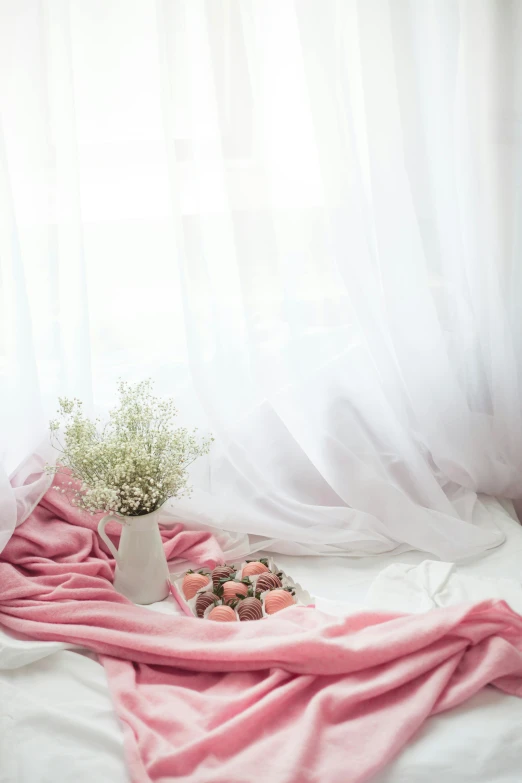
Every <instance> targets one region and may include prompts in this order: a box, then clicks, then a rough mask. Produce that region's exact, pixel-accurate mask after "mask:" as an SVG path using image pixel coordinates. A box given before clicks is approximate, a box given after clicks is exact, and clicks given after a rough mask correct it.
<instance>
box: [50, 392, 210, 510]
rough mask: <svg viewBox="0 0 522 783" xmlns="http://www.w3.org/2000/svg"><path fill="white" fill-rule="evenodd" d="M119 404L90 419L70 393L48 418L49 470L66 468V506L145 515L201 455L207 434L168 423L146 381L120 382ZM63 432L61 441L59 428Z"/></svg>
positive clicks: (164, 404) (179, 491) (183, 488)
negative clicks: (53, 456)
mask: <svg viewBox="0 0 522 783" xmlns="http://www.w3.org/2000/svg"><path fill="white" fill-rule="evenodd" d="M118 393H119V405H118V406H117V407H116V408H114V409H113V410H112V411H110V414H109V420H108V422H107V424H106V425H105V426H104V427H101V425H100V420H99V419H95V420H94V421H91V420H90V419H89V418H87V417H86V415H85V414H84V412H83V406H82V402H81V401H80V400H78V399H77V398H74V399H67V398H64V397H62V398H59V409H58V414H59V417H60V418H59V419H55V420H54V421H51V422H50V429H51V439H52V441H53V444H54V445H55V447H56V448H57V449H58V451H60V452H61V457H60V459H59V462H58V464H57V465H56V466H51V465H49V466H47V470H48V472H49V473H52V474H56V473H60V472H63V473H66V474H67V476H68V477H69V479H71V480H70V481H69V482H68V485H67V486H68V489H64V488H63V484H62V488H60V487H55V489H58V490H59V491H61V492H67V493H68V494H70V495H71V500H72V503H73V504H74V505H76V506H78V507H79V508H82V509H85V510H86V511H89V512H91V513H93V514H94V513H95V512H99V511H106V512H109V513H110V512H112V513H115V514H120V515H122V516H141V515H143V514H150V513H151V512H152V511H155V510H156V509H157V508H159V507H160V506H161V505H163V503H164V502H165V501H166V500H167V499H168V498H171V497H174V496H178V497H179V496H180V495H183V494H185V493H187V492H188V491H189V490H188V488H187V478H188V474H187V468H188V466H189V465H190V464H191V463H192V462H194V460H195V459H197V457H199V456H201V455H202V454H206V453H207V452H208V450H209V448H210V444H211V442H212V438H210V439H208V440H198V439H197V438H196V434H195V431H194V432H192V433H190V432H189V431H188V430H186V429H184V428H183V427H175V426H174V420H175V418H176V415H177V410H176V408H175V407H174V402H173V400H171V399H160V398H158V397H155V396H154V395H153V393H152V381H150V380H146V381H142V382H141V383H137V384H128V383H126V382H125V381H120V383H119V384H118ZM61 430H62V431H63V444H62V442H61V439H60V434H59V433H60V431H61Z"/></svg>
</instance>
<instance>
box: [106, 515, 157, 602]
mask: <svg viewBox="0 0 522 783" xmlns="http://www.w3.org/2000/svg"><path fill="white" fill-rule="evenodd" d="M159 514H160V509H159V508H158V509H156V511H153V512H152V513H151V514H144V515H143V516H141V517H122V516H117V515H116V514H107V516H105V517H103V519H101V520H100V522H99V524H98V533H99V534H100V537H101V538H102V539H103V541H105V543H106V544H107V546H108V547H109V550H110V552H111V553H112V555H113V557H114V559H115V560H116V570H115V573H114V587H115V588H116V590H117V591H118V592H119V593H122V595H124V596H126V597H127V598H129V600H131V601H133V603H135V604H153V603H154V602H155V601H163V599H164V598H166V597H167V595H168V594H169V585H168V580H169V569H168V566H167V558H166V557H165V551H164V549H163V544H162V541H161V535H160V531H159V527H158V518H159ZM111 521H113V522H119V523H120V525H121V526H122V531H121V537H120V546H119V548H118V549H116V547H115V546H114V544H113V543H112V541H111V540H110V538H109V537H108V535H107V533H106V532H105V525H106V524H107V523H108V522H111Z"/></svg>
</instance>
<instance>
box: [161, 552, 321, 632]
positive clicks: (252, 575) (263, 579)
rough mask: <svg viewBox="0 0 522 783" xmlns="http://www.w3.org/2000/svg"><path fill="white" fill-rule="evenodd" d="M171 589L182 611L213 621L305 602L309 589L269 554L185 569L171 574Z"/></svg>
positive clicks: (232, 619)
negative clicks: (287, 572) (237, 561)
mask: <svg viewBox="0 0 522 783" xmlns="http://www.w3.org/2000/svg"><path fill="white" fill-rule="evenodd" d="M172 584H173V588H174V589H173V590H172V593H173V595H174V597H175V598H176V600H177V601H178V603H180V605H181V608H182V609H183V610H184V611H185V613H186V614H193V615H194V616H195V617H200V618H202V619H206V620H214V621H215V622H221V623H227V622H248V621H250V620H261V619H262V618H263V617H267V616H268V615H271V614H275V613H276V612H280V611H281V610H282V609H286V608H287V607H289V606H294V605H298V606H308V605H309V604H311V603H312V598H311V597H310V595H309V593H307V592H306V591H305V590H303V589H302V587H301V586H300V585H298V584H296V583H295V582H294V581H293V579H291V578H290V577H289V576H287V575H286V574H285V572H284V571H282V570H281V569H279V568H278V567H277V566H276V564H275V563H274V561H273V560H272V558H260V559H259V560H247V561H245V562H244V563H241V564H227V565H220V566H217V567H216V568H214V569H213V570H212V571H211V570H209V569H204V568H203V569H201V570H199V571H187V572H186V573H184V574H180V575H179V576H177V577H173V578H172Z"/></svg>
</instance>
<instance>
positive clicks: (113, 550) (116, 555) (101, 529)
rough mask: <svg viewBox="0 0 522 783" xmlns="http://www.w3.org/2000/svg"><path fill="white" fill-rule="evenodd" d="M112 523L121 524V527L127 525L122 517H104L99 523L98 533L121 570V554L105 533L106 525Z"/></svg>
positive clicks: (109, 515)
mask: <svg viewBox="0 0 522 783" xmlns="http://www.w3.org/2000/svg"><path fill="white" fill-rule="evenodd" d="M111 521H114V522H119V523H120V525H124V524H125V521H124V520H123V519H122V518H121V517H118V516H116V514H107V516H105V517H103V519H100V521H99V522H98V533H99V534H100V538H101V539H102V541H104V542H105V544H107V547H108V548H109V551H110V553H111V555H112V556H113V557H114V559H115V560H116V565H117V566H118V567H119V568H120V569H121V567H122V563H121V560H120V554H119V552H118V550H117V549H116V547H115V546H114V544H113V543H112V541H111V539H110V538H109V536H108V535H107V533H106V532H105V525H106V524H107V522H111Z"/></svg>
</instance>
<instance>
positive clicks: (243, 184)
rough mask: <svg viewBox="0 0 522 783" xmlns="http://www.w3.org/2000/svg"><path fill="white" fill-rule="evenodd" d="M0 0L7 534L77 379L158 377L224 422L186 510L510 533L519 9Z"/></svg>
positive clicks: (339, 541)
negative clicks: (60, 403)
mask: <svg viewBox="0 0 522 783" xmlns="http://www.w3.org/2000/svg"><path fill="white" fill-rule="evenodd" d="M0 19H1V22H2V24H1V25H0V90H1V93H0V96H1V121H2V129H3V138H4V147H3V149H4V153H3V158H2V162H1V164H0V165H1V168H0V194H1V199H2V202H1V204H0V207H1V209H0V212H1V217H0V227H1V235H0V242H1V246H0V259H1V261H0V262H1V267H0V275H1V277H0V282H1V285H2V293H3V302H4V307H3V309H2V314H1V315H0V323H1V334H0V381H1V383H2V387H1V389H2V390H1V392H0V394H1V403H2V454H3V471H4V472H3V474H2V475H3V479H2V481H3V484H2V486H3V489H1V490H0V491H1V497H2V498H5V503H4V505H3V506H2V508H3V511H2V515H1V516H0V530H2V531H3V534H4V538H7V536H8V535H9V531H10V530H12V529H13V526H14V524H15V518H16V516H17V513H16V503H15V502H14V501H13V490H12V489H9V483H8V481H7V476H9V475H10V474H12V473H13V471H14V470H15V468H16V467H17V465H19V463H20V462H21V461H22V458H23V456H24V455H26V454H31V453H34V452H35V451H36V447H37V445H38V443H39V442H40V440H41V439H42V438H44V437H45V422H46V418H47V417H49V416H50V415H52V413H53V410H54V407H55V405H54V403H55V399H56V397H57V396H58V394H60V395H63V394H72V395H76V396H79V397H82V398H83V399H84V400H85V401H86V403H87V404H88V405H89V406H91V408H92V409H93V410H101V411H103V410H105V409H107V407H108V406H110V405H111V403H112V400H113V394H114V390H115V382H116V380H117V378H118V377H124V378H126V379H129V380H139V379H141V378H143V377H147V376H151V377H153V378H154V380H155V382H156V388H157V389H158V391H159V392H160V393H161V394H169V395H172V396H174V397H175V398H176V401H177V404H178V407H179V408H180V410H181V411H182V414H183V417H184V421H185V422H186V423H187V424H189V425H192V424H197V425H198V426H201V427H203V428H205V429H210V430H212V431H213V432H214V434H215V435H216V437H217V440H216V447H215V449H214V450H213V452H212V454H211V455H210V457H209V458H208V460H205V461H204V462H203V463H201V464H200V465H199V466H197V468H196V470H195V472H194V477H193V479H194V484H195V492H194V495H193V497H192V499H191V500H190V501H181V500H180V501H173V503H172V514H173V515H174V516H179V517H180V518H185V519H187V520H188V521H192V522H194V523H198V524H210V525H215V526H216V527H222V528H225V529H228V530H232V531H235V532H236V533H248V534H250V535H252V536H254V537H264V538H263V539H259V540H260V541H261V540H263V545H264V546H265V547H266V548H272V549H273V550H276V551H281V552H286V553H299V554H303V553H304V554H313V553H319V554H348V555H358V556H360V555H365V554H376V553H382V552H387V551H396V552H400V551H404V550H406V549H412V548H416V549H421V550H425V551H428V552H430V553H432V554H433V555H435V556H439V557H442V558H444V559H446V560H453V559H457V558H461V557H466V556H469V555H472V554H477V553H480V552H482V551H485V550H487V549H489V548H491V547H494V546H496V545H498V544H499V543H501V542H502V540H503V537H502V534H501V533H500V532H499V531H498V530H497V529H496V526H495V524H494V520H493V519H492V518H491V517H490V515H489V513H488V511H487V510H486V508H485V506H484V505H483V504H482V503H481V501H480V498H478V497H477V493H485V494H490V495H497V496H501V497H507V498H512V499H516V498H519V497H520V496H521V494H522V493H521V490H520V477H521V475H522V437H521V436H522V420H521V405H520V402H521V395H520V374H521V356H522V354H521V351H520V349H521V345H520V340H521V337H520V335H521V334H522V329H521V326H522V323H521V319H522V314H521V308H520V306H519V296H520V293H522V289H521V286H522V280H521V272H520V229H519V225H518V223H519V221H518V220H517V217H518V211H519V210H518V205H519V201H520V194H519V191H520V173H521V169H520V161H521V131H520V123H519V117H520V111H521V108H522V107H521V105H520V104H521V100H522V99H521V98H520V95H521V94H522V93H521V92H520V89H519V87H520V84H521V76H522V55H521V53H520V51H519V49H520V47H518V46H517V40H518V39H519V36H520V34H521V32H522V29H521V26H522V8H521V7H520V5H519V4H517V3H505V2H497V0H460V1H459V2H457V1H456V0H426V2H423V3H417V2H409V0H389V1H386V0H347V1H342V0H324V2H321V3H319V2H317V0H277V1H276V0H219V1H218V2H217V1H216V2H213V1H212V0H156V2H155V3H152V2H150V3H145V2H138V1H136V2H132V3H123V2H121V0H120V1H119V0H103V1H102V0H90V1H89V2H85V1H84V0H19V1H18V2H17V3H16V4H13V3H10V2H6V1H5V0H4V1H3V2H0ZM36 464H38V458H37V463H36ZM24 471H25V472H24V479H23V485H24V486H25V487H26V489H25V490H24V494H25V495H30V494H31V489H30V487H31V486H32V483H33V480H35V484H34V486H35V489H34V497H35V498H36V497H38V495H39V493H40V492H41V489H42V486H41V484H39V483H38V481H37V479H38V475H39V474H38V471H36V472H34V471H31V470H29V471H28V470H27V469H24ZM30 477H32V478H30ZM14 483H20V479H17V480H16V481H15V482H14ZM33 499H34V498H33ZM29 507H30V502H29V501H28V505H24V508H25V509H26V510H27V508H29ZM23 513H24V512H23V511H22V510H21V505H20V504H19V506H18V516H19V517H20V516H23ZM253 540H258V539H257V538H255V539H253Z"/></svg>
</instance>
